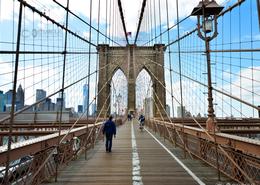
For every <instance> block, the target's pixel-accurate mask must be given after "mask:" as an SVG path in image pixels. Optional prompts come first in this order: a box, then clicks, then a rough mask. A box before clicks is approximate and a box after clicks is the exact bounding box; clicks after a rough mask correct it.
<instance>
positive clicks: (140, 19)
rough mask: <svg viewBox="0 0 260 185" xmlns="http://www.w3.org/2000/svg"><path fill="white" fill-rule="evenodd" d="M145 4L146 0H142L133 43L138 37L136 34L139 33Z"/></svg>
mask: <svg viewBox="0 0 260 185" xmlns="http://www.w3.org/2000/svg"><path fill="white" fill-rule="evenodd" d="M145 6H146V0H143V3H142V8H141V12H140V17H139V22H138V27H137V31H136V35H135V41H134V44H136V42H137V38H138V35H139V31H140V28H141V24H142V20H143V16H144V10H145Z"/></svg>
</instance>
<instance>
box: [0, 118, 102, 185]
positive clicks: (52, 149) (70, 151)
mask: <svg viewBox="0 0 260 185" xmlns="http://www.w3.org/2000/svg"><path fill="white" fill-rule="evenodd" d="M101 127H102V122H99V123H97V124H91V125H89V126H83V127H79V128H74V129H72V130H71V131H70V132H69V133H67V132H68V131H62V133H61V135H60V137H64V136H65V137H66V138H65V139H64V140H63V142H62V143H61V144H60V145H59V147H56V144H57V140H58V139H60V138H59V135H58V133H54V134H50V135H46V136H42V137H38V138H33V139H31V140H26V141H24V142H18V143H14V144H13V145H12V149H11V151H10V161H12V162H11V163H10V168H9V173H8V180H9V183H10V184H13V183H15V184H34V185H35V184H40V183H42V182H44V181H48V180H49V179H51V178H52V177H53V176H55V175H56V165H57V164H58V166H59V169H61V168H62V167H63V166H64V164H68V162H70V161H71V160H73V159H75V158H77V156H78V155H79V154H81V153H82V152H83V151H85V150H88V149H90V148H92V147H94V144H95V142H96V140H98V139H100V138H101V137H100V136H101V132H100V131H101ZM6 152H7V147H6V146H1V147H0V165H1V166H3V167H2V168H0V184H3V183H4V175H5V167H4V166H5V165H6V164H5V161H6ZM42 165H43V167H41V166H42ZM39 169H40V171H39V172H38V173H37V171H38V170H39ZM36 173H37V174H36Z"/></svg>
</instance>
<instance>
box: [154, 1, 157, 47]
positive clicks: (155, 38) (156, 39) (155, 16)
mask: <svg viewBox="0 0 260 185" xmlns="http://www.w3.org/2000/svg"><path fill="white" fill-rule="evenodd" d="M153 11H154V37H155V43H157V35H156V11H155V0H153Z"/></svg>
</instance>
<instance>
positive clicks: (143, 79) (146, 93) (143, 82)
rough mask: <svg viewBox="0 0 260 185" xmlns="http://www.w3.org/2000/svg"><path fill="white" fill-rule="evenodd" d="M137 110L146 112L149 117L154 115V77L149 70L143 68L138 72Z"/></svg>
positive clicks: (136, 82) (136, 83)
mask: <svg viewBox="0 0 260 185" xmlns="http://www.w3.org/2000/svg"><path fill="white" fill-rule="evenodd" d="M135 85H136V93H135V101H136V103H135V104H136V111H137V113H142V114H145V115H146V116H147V117H152V116H153V99H152V94H153V92H152V85H153V82H152V78H151V76H150V74H149V73H148V71H147V70H146V69H145V68H143V69H142V70H141V71H140V73H139V74H138V76H137V78H136V81H135Z"/></svg>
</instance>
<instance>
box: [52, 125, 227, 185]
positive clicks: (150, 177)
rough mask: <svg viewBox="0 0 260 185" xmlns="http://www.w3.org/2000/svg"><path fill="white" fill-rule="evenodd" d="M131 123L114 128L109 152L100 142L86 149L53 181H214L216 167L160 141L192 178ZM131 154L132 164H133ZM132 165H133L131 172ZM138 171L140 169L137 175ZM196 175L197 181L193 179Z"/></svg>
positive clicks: (123, 183) (98, 184)
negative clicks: (186, 168)
mask: <svg viewBox="0 0 260 185" xmlns="http://www.w3.org/2000/svg"><path fill="white" fill-rule="evenodd" d="M131 124H132V123H131V122H127V123H126V124H124V125H123V126H121V127H119V128H118V134H117V138H116V139H114V140H113V148H112V152H111V153H106V152H105V147H104V143H103V142H102V141H100V142H99V143H98V144H97V145H96V146H95V148H94V149H93V150H91V151H88V154H87V160H85V159H84V155H82V156H80V157H79V158H78V159H77V160H75V161H72V162H71V163H70V164H69V165H68V166H67V167H65V168H63V170H62V171H61V172H60V173H59V176H58V182H57V183H53V184H55V185H58V184H65V185H69V184H91V185H93V184H94V185H95V184H96V185H110V184H111V185H112V184H118V185H119V184H120V185H127V184H129V185H130V184H149V185H153V184H154V185H158V184H169V185H170V184H171V185H173V184H185V185H188V184H198V182H199V181H200V180H201V182H203V183H205V184H216V183H217V182H218V180H217V179H218V178H217V172H216V170H214V169H212V168H211V167H208V166H207V165H205V164H204V163H202V162H200V161H198V160H192V159H183V157H182V151H181V150H179V149H172V147H170V145H169V143H164V144H165V145H166V146H168V148H171V151H172V153H174V155H176V156H177V157H178V158H179V159H180V160H181V161H183V163H184V164H185V165H186V166H187V167H188V168H190V170H191V173H194V176H195V177H194V176H193V177H192V175H190V174H189V173H188V172H187V171H186V170H185V169H184V168H183V167H182V166H181V165H180V164H179V163H178V162H177V161H176V159H174V158H173V157H172V156H171V155H170V154H169V153H168V152H167V151H166V150H165V149H164V148H163V147H162V146H161V145H160V144H159V143H158V142H157V141H156V140H155V139H154V138H153V137H152V136H151V135H150V134H149V133H148V132H147V131H143V132H140V131H139V129H138V125H137V122H136V121H134V122H133V130H132V131H131V129H132V127H131ZM133 131H134V135H133V134H132V132H133ZM133 142H136V147H137V150H134V149H133V147H134V146H133ZM136 154H137V155H138V157H137V158H136ZM133 156H134V158H135V161H134V164H135V165H133ZM138 158H139V162H140V170H139V167H138V164H139V162H138ZM136 160H137V161H136ZM133 166H135V169H134V173H133ZM138 171H140V175H139V173H138ZM139 177H141V179H142V183H138V182H137V183H135V182H133V179H139ZM196 177H197V178H198V179H199V180H198V179H197V181H196V180H195V179H196ZM221 180H222V183H223V182H224V181H225V182H227V179H226V178H225V177H221ZM203 183H201V184H203ZM48 184H49V185H50V184H52V183H51V182H50V183H48Z"/></svg>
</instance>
